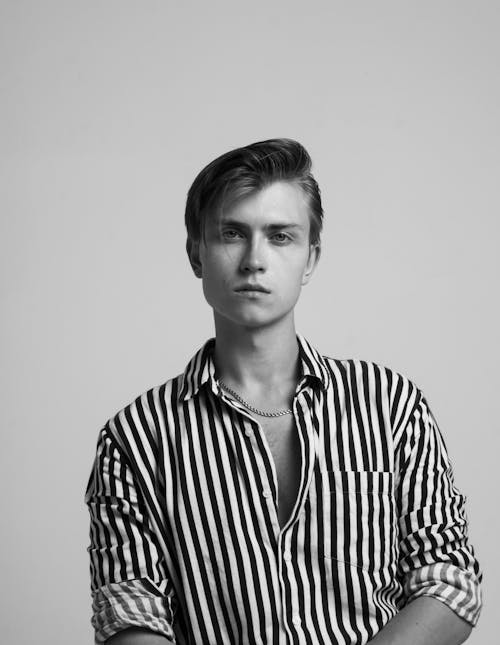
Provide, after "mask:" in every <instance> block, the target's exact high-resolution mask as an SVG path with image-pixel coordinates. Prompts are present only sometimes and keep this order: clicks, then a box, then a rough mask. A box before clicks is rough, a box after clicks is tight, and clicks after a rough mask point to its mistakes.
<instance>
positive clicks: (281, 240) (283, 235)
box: [272, 233, 290, 244]
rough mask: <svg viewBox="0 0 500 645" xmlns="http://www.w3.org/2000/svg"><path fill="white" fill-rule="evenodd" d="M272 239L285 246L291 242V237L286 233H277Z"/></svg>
mask: <svg viewBox="0 0 500 645" xmlns="http://www.w3.org/2000/svg"><path fill="white" fill-rule="evenodd" d="M272 238H273V240H274V241H275V242H278V243H279V244H283V243H284V242H289V241H290V236H289V235H287V234H286V233H275V234H274V235H273V236H272Z"/></svg>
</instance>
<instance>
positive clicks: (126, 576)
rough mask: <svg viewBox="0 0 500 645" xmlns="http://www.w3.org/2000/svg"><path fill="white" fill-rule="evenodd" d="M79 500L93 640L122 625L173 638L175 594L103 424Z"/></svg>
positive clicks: (130, 477)
mask: <svg viewBox="0 0 500 645" xmlns="http://www.w3.org/2000/svg"><path fill="white" fill-rule="evenodd" d="M85 502H86V504H87V506H88V509H89V512H90V546H89V547H88V552H89V555H90V574H91V592H92V610H93V615H92V619H91V622H92V625H93V627H94V629H95V640H96V643H102V642H104V641H105V640H106V639H107V638H110V637H111V636H112V635H113V634H116V633H117V632H119V631H121V630H123V629H126V628H128V627H144V628H147V629H150V630H151V631H154V632H157V633H159V634H162V635H163V636H165V637H166V638H167V639H168V640H169V641H170V642H172V643H175V637H174V633H173V629H172V625H173V616H174V613H175V604H176V601H175V595H174V592H173V589H172V586H171V584H170V581H169V578H168V575H167V572H166V570H165V566H164V562H163V559H162V557H161V554H160V549H159V546H158V543H157V539H156V537H155V534H154V531H153V530H152V528H151V524H150V522H149V519H148V513H147V509H146V505H145V503H144V500H143V499H142V496H141V495H140V491H139V488H138V486H137V485H136V481H135V478H134V474H133V471H132V468H131V467H130V464H129V463H128V460H127V458H126V456H125V455H124V454H123V452H122V450H121V449H120V447H119V446H118V444H117V443H116V442H115V441H114V439H113V438H112V436H111V435H110V434H109V433H108V432H107V430H106V428H105V429H103V430H102V431H101V433H100V435H99V439H98V443H97V451H96V457H95V461H94V465H93V468H92V472H91V475H90V479H89V482H88V486H87V490H86V493H85Z"/></svg>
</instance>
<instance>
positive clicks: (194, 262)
mask: <svg viewBox="0 0 500 645" xmlns="http://www.w3.org/2000/svg"><path fill="white" fill-rule="evenodd" d="M186 251H187V254H188V258H189V262H190V264H191V268H192V269H193V273H194V274H195V276H196V277H197V278H201V276H202V271H201V261H200V243H199V242H195V241H194V240H192V239H190V238H189V237H188V239H187V241H186Z"/></svg>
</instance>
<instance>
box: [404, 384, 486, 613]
mask: <svg viewBox="0 0 500 645" xmlns="http://www.w3.org/2000/svg"><path fill="white" fill-rule="evenodd" d="M420 394H421V393H420ZM398 461H399V465H398V468H399V474H398V481H397V488H396V494H397V503H398V519H399V564H398V576H399V578H400V580H401V582H402V585H403V589H404V595H405V599H406V602H411V601H413V600H415V599H416V598H419V597H421V596H431V597H433V598H436V599H438V600H440V601H441V602H443V603H445V604H446V605H447V606H448V607H449V608H450V609H452V610H453V611H454V612H455V613H456V614H457V615H458V616H460V617H461V618H463V619H464V620H465V621H467V622H468V623H469V624H470V625H472V626H474V625H475V624H476V623H477V620H478V618H479V614H480V611H481V604H482V600H481V587H480V583H481V580H482V572H481V570H480V566H479V563H478V561H477V559H476V557H475V554H474V549H473V547H472V545H471V544H469V541H468V528H467V516H466V513H465V501H466V498H465V496H464V495H462V494H461V493H460V492H459V490H458V489H457V488H456V487H455V484H454V478H453V470H452V466H451V464H450V460H449V458H448V454H447V450H446V446H445V443H444V440H443V437H442V435H441V433H440V430H439V427H438V425H437V423H436V420H435V418H434V416H433V415H432V412H431V410H430V409H429V406H428V404H427V401H426V399H425V397H424V396H423V395H422V394H421V396H420V400H419V403H418V405H417V406H416V408H415V411H414V413H413V415H412V418H411V420H410V422H409V424H408V426H407V428H406V432H405V441H404V442H403V444H402V446H401V450H400V454H399V456H398Z"/></svg>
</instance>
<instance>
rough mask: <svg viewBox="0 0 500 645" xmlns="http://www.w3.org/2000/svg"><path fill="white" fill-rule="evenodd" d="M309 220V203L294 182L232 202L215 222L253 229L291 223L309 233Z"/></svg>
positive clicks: (278, 182) (277, 184)
mask: <svg viewBox="0 0 500 645" xmlns="http://www.w3.org/2000/svg"><path fill="white" fill-rule="evenodd" d="M309 217H310V216H309V204H308V200H307V196H306V194H305V193H304V191H303V190H302V188H301V187H300V186H298V185H297V184H296V183H293V182H286V181H276V182H273V183H272V184H269V185H268V186H265V187H264V188H261V189H259V190H257V191H255V192H252V193H251V194H250V195H247V196H244V197H240V198H239V199H236V200H235V201H232V202H230V203H229V204H227V205H226V206H225V208H223V209H221V211H220V212H219V213H218V214H217V216H216V217H215V218H211V219H212V220H215V223H217V224H218V225H220V224H221V223H224V222H227V221H233V222H240V223H242V224H243V223H244V224H247V225H249V226H251V225H254V226H268V225H277V224H283V225H286V224H289V225H295V226H297V227H300V228H303V229H304V230H309Z"/></svg>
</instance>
